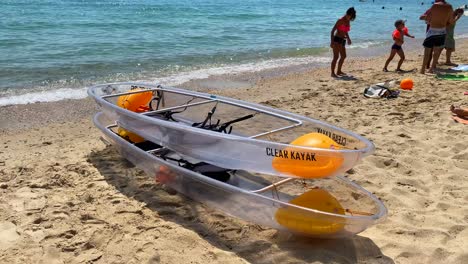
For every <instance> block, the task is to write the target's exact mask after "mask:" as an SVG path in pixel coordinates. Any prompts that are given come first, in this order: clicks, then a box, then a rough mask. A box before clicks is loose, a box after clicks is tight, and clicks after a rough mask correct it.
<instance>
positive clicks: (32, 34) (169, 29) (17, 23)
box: [0, 0, 468, 106]
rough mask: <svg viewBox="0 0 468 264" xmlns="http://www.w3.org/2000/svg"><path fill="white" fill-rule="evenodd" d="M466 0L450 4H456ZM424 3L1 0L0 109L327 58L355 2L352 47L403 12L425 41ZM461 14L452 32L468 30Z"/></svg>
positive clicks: (370, 42) (389, 26) (387, 32)
mask: <svg viewBox="0 0 468 264" xmlns="http://www.w3.org/2000/svg"><path fill="white" fill-rule="evenodd" d="M463 1H464V0H453V1H450V2H451V3H452V5H453V6H454V7H457V6H460V5H462V4H464V2H463ZM430 5H431V4H430V1H422V0H419V1H415V0H414V1H408V0H375V1H372V0H367V1H364V2H361V1H359V0H328V1H317V0H288V1H284V0H283V1H282V0H241V1H239V0H94V1H91V0H2V1H0V16H1V17H2V19H1V20H0V106H1V105H8V104H17V103H27V102H34V101H54V100H60V99H63V98H81V97H85V96H86V95H85V92H84V87H86V86H89V85H91V84H94V83H103V82H116V81H135V80H140V81H151V82H154V81H158V82H162V83H164V84H169V85H174V84H179V83H182V82H184V81H188V80H189V79H194V78H205V77H208V76H210V75H216V74H223V73H233V72H235V73H237V72H239V73H242V72H254V71H259V70H262V69H268V68H274V67H279V66H288V65H296V64H302V63H317V64H320V63H322V64H325V63H328V62H329V61H330V58H329V57H330V54H329V45H330V30H331V28H332V27H333V25H334V23H335V22H336V20H337V19H338V18H340V17H342V16H343V15H344V13H345V12H346V10H347V9H348V8H349V7H351V6H354V7H355V9H356V10H357V18H356V20H355V21H353V22H352V25H351V32H350V37H351V39H352V40H353V45H352V46H350V47H348V48H351V49H365V48H368V47H372V46H378V45H387V44H388V43H390V42H391V33H392V31H393V30H394V26H393V24H394V21H395V20H397V19H406V20H407V26H408V28H409V29H410V33H411V34H414V35H416V37H417V38H420V39H422V38H423V37H424V32H425V24H424V22H423V21H420V20H419V19H418V18H419V16H420V15H421V14H422V13H423V12H424V11H425V10H426V9H428V8H429V7H430ZM466 19H467V18H466V17H462V18H461V20H460V21H459V22H458V24H457V27H456V34H457V35H458V36H459V37H460V36H462V37H463V36H465V37H466V36H467V33H468V23H467V21H466Z"/></svg>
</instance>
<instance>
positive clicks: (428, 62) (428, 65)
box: [426, 48, 434, 69]
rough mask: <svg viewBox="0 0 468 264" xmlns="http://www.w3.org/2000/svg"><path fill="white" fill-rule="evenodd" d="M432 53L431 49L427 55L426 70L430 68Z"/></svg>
mask: <svg viewBox="0 0 468 264" xmlns="http://www.w3.org/2000/svg"><path fill="white" fill-rule="evenodd" d="M433 52H434V50H433V48H431V52H430V53H429V57H428V58H427V64H426V69H429V68H431V61H432V53H433Z"/></svg>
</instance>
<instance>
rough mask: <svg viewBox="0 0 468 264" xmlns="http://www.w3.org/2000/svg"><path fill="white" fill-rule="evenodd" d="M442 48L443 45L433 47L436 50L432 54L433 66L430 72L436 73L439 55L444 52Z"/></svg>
mask: <svg viewBox="0 0 468 264" xmlns="http://www.w3.org/2000/svg"><path fill="white" fill-rule="evenodd" d="M442 49H443V48H442V47H434V48H433V50H434V52H433V55H432V66H431V68H430V69H429V71H428V72H430V73H434V71H435V70H436V67H437V64H438V63H439V57H440V53H441V52H442Z"/></svg>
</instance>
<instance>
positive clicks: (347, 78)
mask: <svg viewBox="0 0 468 264" xmlns="http://www.w3.org/2000/svg"><path fill="white" fill-rule="evenodd" d="M335 79H336V80H341V81H357V80H359V79H358V78H356V77H354V76H353V75H340V76H338V77H337V78H335Z"/></svg>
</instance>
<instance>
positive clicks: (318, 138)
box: [272, 133, 344, 179]
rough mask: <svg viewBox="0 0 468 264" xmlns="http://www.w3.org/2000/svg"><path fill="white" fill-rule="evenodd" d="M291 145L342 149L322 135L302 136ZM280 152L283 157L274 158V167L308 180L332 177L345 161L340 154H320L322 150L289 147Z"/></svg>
mask: <svg viewBox="0 0 468 264" xmlns="http://www.w3.org/2000/svg"><path fill="white" fill-rule="evenodd" d="M290 144H291V145H296V146H304V147H313V148H322V149H341V148H342V147H341V145H339V144H338V143H336V142H335V141H334V140H333V139H331V138H330V137H328V136H326V135H324V134H321V133H309V134H306V135H303V136H300V137H298V138H297V139H295V140H294V141H292V142H291V143H290ZM280 152H281V154H282V155H278V156H275V157H274V158H273V162H272V167H273V168H274V169H275V170H276V171H278V172H281V173H285V174H289V175H292V176H297V177H300V178H307V179H311V178H322V177H327V176H330V175H331V174H332V173H334V172H335V171H336V170H337V169H339V168H340V167H341V164H343V160H344V158H343V156H342V155H341V154H340V153H320V150H305V149H302V148H294V147H287V148H285V149H283V150H281V151H280Z"/></svg>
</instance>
